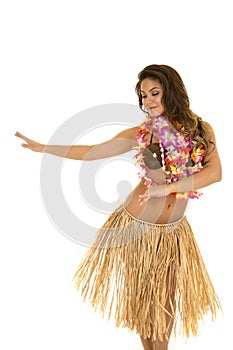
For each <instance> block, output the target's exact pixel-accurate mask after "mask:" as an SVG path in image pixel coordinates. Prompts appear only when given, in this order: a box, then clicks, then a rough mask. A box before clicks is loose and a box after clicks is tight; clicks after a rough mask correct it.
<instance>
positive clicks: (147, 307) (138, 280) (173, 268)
mask: <svg viewBox="0 0 233 350" xmlns="http://www.w3.org/2000/svg"><path fill="white" fill-rule="evenodd" d="M74 281H75V284H76V287H77V289H78V290H79V291H80V293H81V295H82V297H83V299H84V300H87V301H89V303H90V304H91V305H92V306H93V308H94V310H95V311H96V310H98V311H100V312H101V313H102V315H103V316H105V315H107V316H108V318H109V319H111V318H114V319H115V324H116V327H127V328H128V329H129V330H131V331H135V332H136V333H138V334H139V335H141V336H142V337H144V338H149V337H152V338H153V339H156V338H158V339H160V340H164V338H167V337H168V329H169V327H170V325H169V323H168V319H169V320H170V322H172V323H173V322H174V330H175V332H176V328H177V320H179V324H180V330H181V334H182V335H183V336H186V337H189V336H190V334H191V333H192V334H193V335H196V334H197V332H198V322H199V321H200V320H201V319H203V316H204V315H205V314H207V313H208V312H210V313H211V314H212V317H213V318H215V316H216V310H217V309H218V308H219V309H220V308H221V306H220V303H219V301H218V298H217V296H216V294H215V291H214V288H213V285H212V283H211V280H210V278H209V276H208V273H207V270H206V267H205V265H204V262H203V260H202V257H201V254H200V251H199V249H198V246H197V244H196V241H195V238H194V236H193V232H192V229H191V227H190V225H189V223H188V221H187V219H186V217H183V218H182V219H181V220H179V221H177V222H175V223H169V224H153V223H148V222H145V221H142V220H140V219H137V218H135V217H133V216H132V215H131V214H130V213H129V212H128V211H127V210H126V209H125V208H124V206H123V205H121V206H120V207H118V208H117V209H116V210H115V211H114V212H113V213H112V214H111V215H110V216H109V218H108V219H107V221H106V222H105V223H104V225H103V226H102V228H101V229H100V230H99V231H98V234H97V238H96V241H95V244H94V245H93V247H90V248H88V249H87V251H86V254H85V255H84V257H83V260H82V262H81V263H80V265H79V266H78V269H77V271H76V274H75V276H74Z"/></svg>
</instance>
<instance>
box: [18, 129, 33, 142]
mask: <svg viewBox="0 0 233 350" xmlns="http://www.w3.org/2000/svg"><path fill="white" fill-rule="evenodd" d="M15 136H17V137H20V138H21V139H23V140H24V141H26V142H28V141H30V139H29V138H27V137H26V136H24V135H23V134H20V132H18V131H17V132H16V133H15Z"/></svg>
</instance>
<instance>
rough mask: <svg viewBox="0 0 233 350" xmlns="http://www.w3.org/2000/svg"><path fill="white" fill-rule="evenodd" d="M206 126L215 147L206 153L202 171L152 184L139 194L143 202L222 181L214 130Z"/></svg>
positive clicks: (208, 125)
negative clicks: (176, 179) (170, 180)
mask: <svg viewBox="0 0 233 350" xmlns="http://www.w3.org/2000/svg"><path fill="white" fill-rule="evenodd" d="M206 126H207V127H208V129H209V130H210V132H211V142H213V143H212V144H213V147H214V148H213V149H211V150H210V151H209V153H208V154H207V155H206V158H205V165H204V166H203V169H202V170H200V172H198V173H196V174H194V175H191V176H188V177H187V178H185V179H182V180H179V181H175V182H172V183H169V184H163V185H153V186H150V187H149V188H148V190H147V191H146V192H145V194H143V195H140V196H139V201H140V202H141V204H143V203H144V202H145V201H146V200H148V199H149V198H152V197H164V196H168V195H169V194H171V193H174V192H189V191H195V190H199V189H201V188H203V187H206V186H208V185H211V184H213V183H215V182H218V181H221V179H222V167H221V161H220V157H219V154H218V150H217V146H216V140H215V135H214V131H213V129H212V127H211V126H210V124H208V123H206Z"/></svg>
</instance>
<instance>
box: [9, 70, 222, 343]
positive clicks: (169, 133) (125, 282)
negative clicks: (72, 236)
mask: <svg viewBox="0 0 233 350" xmlns="http://www.w3.org/2000/svg"><path fill="white" fill-rule="evenodd" d="M136 92H137V95H138V98H139V106H140V108H141V109H142V110H144V111H145V112H146V118H145V120H144V122H143V123H142V124H141V125H140V126H136V127H132V128H129V129H126V130H124V131H122V132H120V133H119V134H118V135H116V136H115V137H113V138H112V139H110V140H109V141H106V142H103V143H100V144H97V145H91V146H87V145H72V146H58V145H43V144H40V143H38V142H36V141H33V140H31V139H29V138H27V137H25V136H24V135H22V134H20V133H18V132H17V133H16V136H18V137H20V138H22V139H23V140H24V141H25V143H23V144H22V146H23V147H25V148H29V149H31V150H32V151H36V152H46V153H50V154H53V155H56V156H61V157H67V158H71V159H77V160H92V159H93V160H94V159H99V158H105V157H110V156H114V155H118V154H122V153H125V152H128V151H130V150H132V148H134V149H136V150H137V154H136V155H135V158H136V161H137V164H138V165H139V167H140V169H141V181H140V182H139V184H138V185H137V186H136V188H135V189H134V190H133V191H132V193H131V194H130V195H129V196H128V197H127V199H126V200H125V202H124V203H123V204H122V205H120V206H119V207H118V208H117V209H116V210H115V211H114V212H113V213H112V214H111V215H110V216H109V218H108V219H107V221H106V222H105V223H104V225H103V227H102V228H101V229H100V230H99V231H98V233H97V237H96V241H95V244H94V246H93V247H91V248H89V249H88V250H87V252H86V255H85V256H84V257H83V260H82V262H81V263H80V265H79V266H78V269H77V271H76V274H75V276H74V280H75V283H76V286H77V289H78V290H80V292H81V294H82V296H83V298H84V300H85V299H87V300H89V302H90V303H91V305H92V306H93V307H94V309H95V310H97V309H98V310H100V311H101V312H102V313H103V315H106V314H108V316H109V318H110V317H111V316H112V315H114V318H115V321H116V326H122V327H127V328H128V329H130V330H133V331H136V333H138V334H139V335H140V338H141V342H142V345H143V348H144V349H148V350H149V349H160V350H165V349H167V348H168V342H169V338H170V335H171V331H172V329H174V331H176V328H177V327H176V326H177V320H179V322H180V325H181V331H182V334H183V335H185V336H187V337H188V336H189V335H190V334H191V333H193V334H194V335H196V334H197V330H198V322H199V320H201V319H203V316H204V315H205V314H207V313H208V312H210V313H211V314H212V316H213V317H215V315H216V310H217V309H218V308H219V309H220V308H221V306H220V303H219V301H218V298H217V296H216V293H215V291H214V288H213V285H212V283H211V280H210V278H209V276H208V272H207V271H206V268H205V265H204V262H203V260H202V257H201V254H200V252H199V249H198V247H197V244H196V242H195V239H194V236H193V233H192V230H191V228H190V226H189V224H188V221H187V219H186V217H185V216H184V213H185V209H186V206H187V203H188V200H189V198H198V197H199V196H200V193H199V192H198V189H201V188H203V187H205V186H208V185H210V184H212V183H215V182H217V181H220V180H221V162H220V159H219V155H218V152H217V147H216V143H215V137H214V132H213V130H212V128H211V126H210V125H209V124H208V123H207V122H204V121H202V119H201V118H200V117H198V116H197V115H195V114H194V113H193V112H192V111H191V109H190V107H189V98H188V95H187V92H186V89H185V86H184V84H183V82H182V79H181V77H180V76H179V74H178V73H177V72H176V71H175V70H174V69H173V68H171V67H169V66H166V65H150V66H148V67H145V68H144V69H143V70H142V71H141V72H140V73H139V75H138V83H137V85H136Z"/></svg>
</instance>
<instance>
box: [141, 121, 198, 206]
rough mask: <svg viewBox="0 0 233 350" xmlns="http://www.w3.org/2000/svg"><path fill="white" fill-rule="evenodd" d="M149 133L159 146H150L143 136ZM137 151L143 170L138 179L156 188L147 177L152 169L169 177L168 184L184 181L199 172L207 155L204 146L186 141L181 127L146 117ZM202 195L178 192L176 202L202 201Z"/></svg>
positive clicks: (194, 192)
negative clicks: (191, 199) (199, 199)
mask: <svg viewBox="0 0 233 350" xmlns="http://www.w3.org/2000/svg"><path fill="white" fill-rule="evenodd" d="M148 132H150V133H151V134H152V137H153V134H154V135H155V136H156V137H157V138H158V139H159V143H152V142H151V141H152V137H151V140H150V144H149V143H148V141H146V140H145V139H144V136H145V135H146V134H148ZM136 141H137V143H138V145H137V146H135V147H134V149H136V150H137V154H136V155H135V156H134V158H135V159H136V164H137V165H138V166H139V168H140V172H139V174H138V175H139V177H140V178H144V179H145V182H144V184H145V185H146V186H147V187H148V186H150V185H155V182H154V180H153V179H151V178H149V177H148V176H147V173H148V170H149V169H158V168H161V167H162V168H163V170H164V172H165V174H166V176H165V183H170V182H174V181H177V180H182V179H184V178H186V177H187V176H190V175H193V174H195V173H197V172H199V171H200V170H201V169H202V168H203V166H202V160H203V157H204V155H205V152H204V149H203V145H202V144H200V143H199V142H197V141H195V140H193V139H191V138H190V137H186V136H185V135H184V134H183V133H182V126H181V125H180V124H179V123H176V128H175V126H173V125H172V124H171V123H170V122H169V121H168V120H167V119H166V117H164V116H162V115H161V116H155V117H150V116H147V117H146V119H145V120H144V121H143V123H142V124H141V125H140V128H139V130H138V133H137V136H136ZM201 194H202V193H200V192H199V191H189V192H176V193H173V195H174V196H175V198H177V199H181V200H185V199H187V198H199V197H200V196H201Z"/></svg>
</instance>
